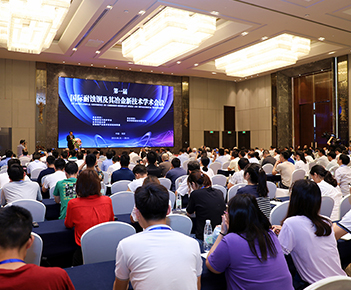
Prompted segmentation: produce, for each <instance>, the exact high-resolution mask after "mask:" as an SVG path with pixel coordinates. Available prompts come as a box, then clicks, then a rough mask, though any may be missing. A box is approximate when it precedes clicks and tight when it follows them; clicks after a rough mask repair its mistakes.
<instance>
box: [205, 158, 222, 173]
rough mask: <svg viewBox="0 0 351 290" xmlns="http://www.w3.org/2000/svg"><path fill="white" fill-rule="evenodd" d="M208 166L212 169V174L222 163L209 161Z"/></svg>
mask: <svg viewBox="0 0 351 290" xmlns="http://www.w3.org/2000/svg"><path fill="white" fill-rule="evenodd" d="M208 167H209V168H211V169H212V171H213V173H214V174H217V172H218V170H219V169H221V168H222V163H220V162H216V161H215V162H213V163H211V164H210V165H209V166H208Z"/></svg>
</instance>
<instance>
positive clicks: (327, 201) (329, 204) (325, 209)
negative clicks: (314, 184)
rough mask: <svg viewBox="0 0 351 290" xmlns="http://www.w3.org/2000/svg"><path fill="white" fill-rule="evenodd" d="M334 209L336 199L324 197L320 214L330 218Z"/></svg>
mask: <svg viewBox="0 0 351 290" xmlns="http://www.w3.org/2000/svg"><path fill="white" fill-rule="evenodd" d="M333 207H334V199H332V198H331V197H330V196H322V204H321V209H320V214H321V215H324V216H327V217H329V218H330V216H331V213H332V211H333Z"/></svg>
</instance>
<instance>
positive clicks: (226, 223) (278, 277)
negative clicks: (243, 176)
mask: <svg viewBox="0 0 351 290" xmlns="http://www.w3.org/2000/svg"><path fill="white" fill-rule="evenodd" d="M270 228H271V225H270V223H269V221H268V219H267V218H266V217H265V215H264V214H263V213H262V212H261V211H260V209H259V207H258V205H257V201H256V199H255V197H254V196H253V195H250V194H241V195H236V196H234V197H233V198H232V199H231V200H230V201H229V204H228V214H225V215H224V216H223V217H222V224H221V232H220V234H219V236H218V238H217V240H216V242H215V244H214V245H213V247H212V248H211V250H210V251H209V254H208V256H207V260H206V266H207V268H208V269H209V270H210V271H212V272H214V273H217V274H219V273H222V272H225V277H226V280H227V289H229V290H231V289H251V290H255V289H259V290H271V289H284V290H292V289H293V287H292V279H291V275H290V273H289V270H288V266H287V264H286V261H285V258H284V255H283V252H282V250H281V248H280V245H279V241H278V239H277V237H276V235H275V234H274V233H273V232H272V231H271V230H270Z"/></svg>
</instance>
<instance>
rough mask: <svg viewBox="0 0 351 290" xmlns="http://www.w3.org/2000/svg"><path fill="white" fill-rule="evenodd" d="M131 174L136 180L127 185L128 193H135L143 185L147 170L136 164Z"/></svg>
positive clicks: (143, 166)
mask: <svg viewBox="0 0 351 290" xmlns="http://www.w3.org/2000/svg"><path fill="white" fill-rule="evenodd" d="M133 173H134V175H135V178H136V179H134V180H133V181H132V182H131V183H129V184H128V191H132V192H135V191H136V189H137V188H138V187H140V186H142V185H143V182H144V180H145V178H146V177H147V169H146V167H145V165H142V164H137V165H135V166H134V168H133Z"/></svg>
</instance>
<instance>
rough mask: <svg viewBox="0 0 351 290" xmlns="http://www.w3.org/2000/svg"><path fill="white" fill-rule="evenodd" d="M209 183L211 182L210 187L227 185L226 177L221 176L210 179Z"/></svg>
mask: <svg viewBox="0 0 351 290" xmlns="http://www.w3.org/2000/svg"><path fill="white" fill-rule="evenodd" d="M211 182H212V185H214V184H219V185H222V186H225V185H226V184H227V177H225V176H224V175H222V174H216V175H214V176H212V177H211Z"/></svg>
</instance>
